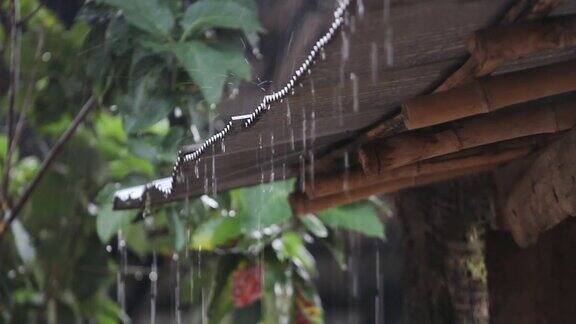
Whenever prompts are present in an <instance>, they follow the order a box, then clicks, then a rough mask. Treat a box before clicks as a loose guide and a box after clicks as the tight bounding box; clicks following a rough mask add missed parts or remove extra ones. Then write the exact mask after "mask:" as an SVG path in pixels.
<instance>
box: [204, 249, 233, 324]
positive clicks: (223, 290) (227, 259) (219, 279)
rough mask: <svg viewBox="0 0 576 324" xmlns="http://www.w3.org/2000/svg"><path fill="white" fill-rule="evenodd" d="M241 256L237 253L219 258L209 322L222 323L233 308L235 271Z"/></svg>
mask: <svg viewBox="0 0 576 324" xmlns="http://www.w3.org/2000/svg"><path fill="white" fill-rule="evenodd" d="M239 262H240V258H239V257H238V256H237V255H225V256H222V257H220V258H219V260H218V268H217V270H216V276H215V278H214V281H215V282H214V286H213V289H212V294H211V296H212V297H211V299H210V303H209V306H208V321H209V323H214V324H217V323H222V322H223V319H224V318H225V317H226V316H228V315H229V314H230V313H231V311H232V310H233V308H234V307H233V302H232V287H233V284H234V277H233V275H232V274H233V273H234V270H235V269H236V268H237V267H238V264H239Z"/></svg>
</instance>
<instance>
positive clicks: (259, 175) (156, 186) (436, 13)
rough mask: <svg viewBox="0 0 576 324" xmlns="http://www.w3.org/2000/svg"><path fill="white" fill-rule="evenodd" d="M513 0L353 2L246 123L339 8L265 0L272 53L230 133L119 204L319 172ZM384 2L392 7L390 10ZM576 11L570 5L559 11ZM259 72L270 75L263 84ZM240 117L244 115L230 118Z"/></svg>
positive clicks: (126, 193) (462, 54)
mask: <svg viewBox="0 0 576 324" xmlns="http://www.w3.org/2000/svg"><path fill="white" fill-rule="evenodd" d="M514 2H515V1H513V0H507V1H491V0H471V1H453V0H434V1H429V0H397V1H390V2H387V1H382V0H364V1H360V0H358V1H352V4H353V5H351V7H350V8H349V9H348V10H347V11H346V12H345V13H344V14H343V15H342V19H343V21H344V22H345V23H344V24H343V26H342V28H340V29H339V30H338V31H337V32H335V33H334V37H333V38H332V39H331V40H330V42H328V43H327V44H326V45H325V48H324V50H322V51H321V50H318V51H317V52H318V54H317V59H316V61H317V62H316V63H315V64H314V65H313V67H312V72H311V74H309V75H307V74H305V75H304V76H303V77H301V78H298V82H297V83H298V84H299V85H295V86H294V90H295V93H294V94H293V95H292V94H288V95H287V96H286V98H285V99H283V100H279V101H275V102H274V103H272V104H270V109H269V110H265V111H263V112H262V114H261V116H260V117H259V118H257V119H256V120H255V122H254V123H253V124H252V125H251V126H249V127H244V126H243V124H244V122H245V121H246V120H245V119H238V118H241V117H237V116H243V115H247V114H251V113H253V111H254V109H256V108H257V107H258V105H259V102H261V101H262V100H263V98H264V96H265V95H266V94H270V93H274V92H275V91H281V90H282V89H284V86H285V85H286V84H288V83H289V81H290V78H291V76H292V74H293V73H294V71H295V70H298V67H300V66H301V64H302V63H303V62H305V61H306V59H307V56H308V55H309V52H310V50H311V49H313V48H314V45H315V44H316V43H317V41H318V40H319V39H321V37H323V36H325V35H327V34H329V33H330V27H331V26H332V24H333V23H334V21H337V20H338V18H339V15H338V14H337V15H336V18H335V15H334V13H335V12H337V10H338V9H337V8H338V7H334V6H327V5H322V3H324V2H323V1H306V0H299V1H281V0H279V1H262V2H261V4H260V6H261V8H260V13H261V16H262V17H261V18H262V21H263V24H264V26H265V28H266V29H267V30H268V33H266V34H265V35H264V36H263V39H262V54H263V57H264V59H263V60H261V61H258V62H254V64H253V66H254V82H246V83H244V84H242V85H241V88H240V93H239V95H238V96H236V97H235V98H234V99H229V98H228V99H226V100H224V102H223V103H222V104H221V105H220V107H219V108H218V109H219V112H220V122H218V121H217V122H216V123H215V125H220V126H221V128H220V129H221V131H222V132H223V133H225V134H226V136H225V138H224V139H223V140H220V139H217V140H214V143H211V145H206V146H205V150H203V151H202V152H201V154H198V157H196V154H195V153H194V152H195V150H197V149H198V147H197V146H195V147H184V148H183V150H182V154H181V155H180V158H179V163H177V165H176V168H175V172H174V174H173V175H168V177H167V178H164V179H161V180H159V181H156V182H153V183H150V184H145V185H143V186H140V187H136V188H129V189H126V190H122V191H119V192H118V193H117V195H116V200H115V207H116V208H119V209H123V208H138V207H141V206H142V204H143V197H144V196H147V197H148V198H149V199H150V201H151V202H152V203H153V204H154V203H164V202H169V201H174V200H178V199H183V198H184V197H187V196H196V195H201V194H204V193H207V194H213V193H216V192H219V191H223V190H227V189H231V188H235V187H241V186H249V185H255V184H259V183H261V182H268V181H274V180H279V179H284V178H290V177H295V176H299V175H301V176H305V173H306V170H303V168H302V167H301V166H305V168H308V167H310V166H311V167H312V168H314V162H313V161H314V160H315V159H317V158H318V157H320V156H322V155H323V154H324V153H326V152H328V151H330V150H332V149H333V148H334V147H338V146H340V145H343V144H345V143H346V142H347V141H349V140H350V139H353V138H355V137H356V136H357V135H358V134H359V133H361V132H362V131H364V130H366V129H367V128H369V127H370V126H372V125H375V124H377V123H379V122H382V121H384V120H387V119H389V118H392V117H393V116H394V115H395V114H396V113H397V112H398V111H399V109H400V105H401V103H402V102H405V101H406V100H408V99H410V98H413V97H416V96H418V95H421V94H425V93H428V92H430V91H432V90H433V89H434V88H435V87H436V86H438V85H439V84H440V83H441V82H442V81H443V80H444V79H445V78H446V77H447V76H448V75H449V74H450V73H451V72H452V71H454V70H455V69H456V68H458V66H460V65H461V64H462V63H463V62H464V61H465V60H466V58H467V53H468V51H467V47H466V40H467V38H468V37H469V36H470V35H471V34H473V33H474V32H475V31H476V30H478V29H481V28H484V27H487V26H491V25H493V24H494V23H495V22H496V21H498V20H499V19H500V18H501V16H502V15H503V14H504V13H505V12H506V10H507V8H509V7H510V6H511V5H512V4H513V3H514ZM343 3H344V4H346V2H343ZM387 3H390V8H384V6H385V5H386V4H387ZM574 12H576V3H575V2H572V1H571V2H566V3H565V5H563V6H561V7H559V8H557V10H556V11H555V12H554V13H555V14H562V13H574ZM573 58H576V51H575V50H574V49H573V48H571V49H566V50H560V51H554V52H543V53H541V54H538V55H532V56H530V57H527V58H522V59H517V60H514V61H512V62H508V63H506V64H504V65H503V66H502V67H500V68H499V69H498V70H497V71H496V73H495V74H500V73H505V72H509V71H514V70H522V69H526V68H530V67H534V66H539V65H544V64H548V63H552V62H558V61H563V60H568V59H573ZM262 80H270V82H269V83H266V85H267V88H265V89H264V90H265V91H263V90H262V88H261V86H262V84H258V83H259V82H261V81H262ZM280 85H281V86H280ZM233 117H234V118H236V119H237V121H234V122H233V124H230V121H231V120H232V119H234V118H233ZM229 125H230V126H229ZM218 137H219V136H218ZM186 156H188V157H194V158H193V159H190V160H187V159H186V158H185V157H186Z"/></svg>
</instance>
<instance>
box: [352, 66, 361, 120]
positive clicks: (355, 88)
mask: <svg viewBox="0 0 576 324" xmlns="http://www.w3.org/2000/svg"><path fill="white" fill-rule="evenodd" d="M350 81H352V99H353V102H354V103H353V109H354V112H358V111H359V110H360V102H359V101H358V91H359V85H358V77H357V76H356V74H355V73H354V72H352V73H350Z"/></svg>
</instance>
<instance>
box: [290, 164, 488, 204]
mask: <svg viewBox="0 0 576 324" xmlns="http://www.w3.org/2000/svg"><path fill="white" fill-rule="evenodd" d="M495 166H496V165H489V166H482V167H477V168H472V169H466V170H454V171H450V172H447V173H442V174H433V175H429V176H423V177H419V178H401V179H396V180H391V181H386V182H382V183H377V184H374V185H371V186H367V187H363V188H359V189H357V190H354V191H348V192H345V193H340V194H335V195H329V196H324V197H320V198H317V199H309V198H308V196H306V194H304V193H301V192H294V193H292V194H291V195H290V197H289V199H290V205H291V206H292V212H293V213H294V215H305V214H313V213H318V212H321V211H323V210H326V209H330V208H333V207H337V206H341V205H346V204H350V203H354V202H357V201H360V200H364V199H367V198H369V197H370V196H373V195H380V194H386V193H391V192H395V191H399V190H402V189H406V188H411V187H416V186H422V185H426V184H430V183H433V182H438V181H442V180H447V179H450V178H454V177H458V176H462V175H466V174H471V173H478V172H482V171H486V170H489V169H492V168H493V167H495Z"/></svg>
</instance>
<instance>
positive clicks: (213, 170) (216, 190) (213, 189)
mask: <svg viewBox="0 0 576 324" xmlns="http://www.w3.org/2000/svg"><path fill="white" fill-rule="evenodd" d="M216 181H217V179H216V155H215V152H214V146H212V197H216V194H217V193H218V188H217V182H216Z"/></svg>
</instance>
